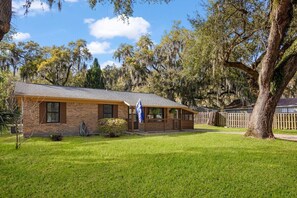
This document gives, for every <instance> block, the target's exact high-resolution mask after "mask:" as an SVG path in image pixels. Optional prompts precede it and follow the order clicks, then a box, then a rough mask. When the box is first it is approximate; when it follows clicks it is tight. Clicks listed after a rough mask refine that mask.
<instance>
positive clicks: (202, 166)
mask: <svg viewBox="0 0 297 198" xmlns="http://www.w3.org/2000/svg"><path fill="white" fill-rule="evenodd" d="M296 165H297V144H296V143H294V142H287V141H280V140H258V139H252V138H244V137H242V136H241V135H230V134H218V133H196V134H193V133H192V134H191V133H187V134H178V135H176V134H175V135H163V136H146V137H144V136H125V137H121V138H114V139H107V138H103V137H98V136H95V137H85V138H83V137H67V138H65V139H64V140H63V141H62V142H52V141H50V140H49V139H46V138H31V139H29V140H26V142H24V143H23V144H22V147H21V149H19V150H15V149H14V137H13V136H8V135H5V136H2V137H0V171H1V172H0V197H65V196H66V197H297V191H296V188H297V168H296Z"/></svg>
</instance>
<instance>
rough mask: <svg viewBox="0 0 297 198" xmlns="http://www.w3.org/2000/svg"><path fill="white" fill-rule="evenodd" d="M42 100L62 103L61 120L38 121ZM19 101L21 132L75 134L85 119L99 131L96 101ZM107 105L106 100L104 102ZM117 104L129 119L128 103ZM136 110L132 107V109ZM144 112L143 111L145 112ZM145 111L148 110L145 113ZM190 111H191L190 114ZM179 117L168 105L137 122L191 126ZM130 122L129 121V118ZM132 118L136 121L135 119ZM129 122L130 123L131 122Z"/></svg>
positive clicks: (156, 127) (144, 127)
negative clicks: (159, 115) (159, 117)
mask: <svg viewBox="0 0 297 198" xmlns="http://www.w3.org/2000/svg"><path fill="white" fill-rule="evenodd" d="M44 102H61V103H65V107H64V109H65V112H63V113H64V115H63V116H65V119H66V120H65V121H63V122H64V123H46V122H41V120H42V119H41V118H40V116H42V115H44V112H42V110H41V109H42V108H41V106H42V105H41V103H44ZM20 104H22V105H21V106H22V112H23V132H24V135H25V136H31V135H36V136H47V135H49V134H52V133H57V132H58V133H62V134H64V135H78V134H79V126H80V123H81V122H82V121H84V122H85V124H86V126H87V128H88V130H89V132H90V133H98V130H97V122H98V117H99V116H98V114H99V112H98V107H99V104H101V105H102V103H99V102H98V103H96V102H93V101H92V102H87V101H71V102H68V101H65V100H64V101H51V100H46V101H45V100H38V99H34V100H32V99H26V100H23V102H20ZM106 104H108V103H106ZM113 105H117V116H116V117H118V118H122V119H125V120H128V106H127V105H126V104H124V103H118V104H113ZM134 111H135V110H134ZM145 112H146V111H145ZM146 113H147V112H146ZM191 114H192V113H191ZM179 117H180V118H179V119H174V118H173V115H172V114H171V113H170V112H169V108H164V119H162V120H157V121H152V120H149V119H148V118H147V115H146V119H145V123H141V124H139V125H138V126H139V127H138V128H139V131H140V132H141V131H164V130H181V129H193V128H194V121H193V120H183V119H182V117H183V116H182V114H181V115H180V116H179ZM130 121H131V120H130ZM134 121H135V120H134ZM130 125H131V122H130Z"/></svg>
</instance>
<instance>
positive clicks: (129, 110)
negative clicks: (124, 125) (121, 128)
mask: <svg viewBox="0 0 297 198" xmlns="http://www.w3.org/2000/svg"><path fill="white" fill-rule="evenodd" d="M128 112H129V116H128V124H129V129H130V130H131V129H132V116H133V123H134V128H133V129H134V130H138V115H137V113H136V111H135V109H133V115H132V109H131V108H130V107H128Z"/></svg>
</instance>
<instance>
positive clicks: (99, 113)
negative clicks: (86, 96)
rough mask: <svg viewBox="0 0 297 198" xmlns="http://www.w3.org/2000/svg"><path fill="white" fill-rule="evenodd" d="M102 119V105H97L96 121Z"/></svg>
mask: <svg viewBox="0 0 297 198" xmlns="http://www.w3.org/2000/svg"><path fill="white" fill-rule="evenodd" d="M102 118H103V105H102V104H99V105H98V119H102Z"/></svg>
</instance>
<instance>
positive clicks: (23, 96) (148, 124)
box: [15, 82, 195, 136]
mask: <svg viewBox="0 0 297 198" xmlns="http://www.w3.org/2000/svg"><path fill="white" fill-rule="evenodd" d="M15 96H16V98H17V100H18V104H19V106H20V109H21V112H22V115H23V120H22V122H23V133H24V135H25V136H29V135H48V134H50V133H55V132H61V133H63V134H64V135H75V134H78V133H79V125H80V123H81V122H82V121H84V122H85V124H86V126H87V127H88V130H89V132H90V133H98V130H97V123H98V119H101V118H123V119H125V120H127V122H128V129H129V131H139V132H142V131H165V130H183V129H193V128H194V114H195V111H193V110H191V109H189V108H188V107H187V106H184V105H182V104H179V103H176V102H173V101H171V100H168V99H165V98H162V97H159V96H157V95H155V94H147V93H132V92H120V91H108V90H103V89H88V88H77V87H63V86H52V85H40V84H28V83H20V82H17V83H16V85H15ZM139 99H140V100H141V102H142V106H143V109H144V114H145V119H144V123H138V119H137V115H136V111H135V105H136V103H137V101H138V100H139Z"/></svg>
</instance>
